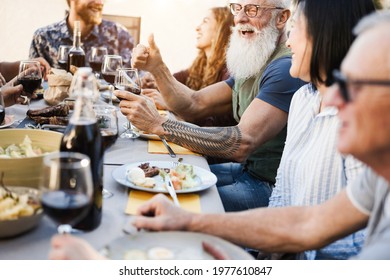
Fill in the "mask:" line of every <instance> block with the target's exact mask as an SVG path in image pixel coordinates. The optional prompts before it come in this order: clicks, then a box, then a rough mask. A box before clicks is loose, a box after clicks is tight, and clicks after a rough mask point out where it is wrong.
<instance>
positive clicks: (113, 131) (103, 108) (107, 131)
mask: <svg viewBox="0 0 390 280" xmlns="http://www.w3.org/2000/svg"><path fill="white" fill-rule="evenodd" d="M93 110H94V111H95V115H96V119H97V123H98V126H99V129H100V134H101V135H102V140H103V150H104V151H107V150H108V149H109V148H110V147H111V146H112V145H114V143H115V142H116V139H117V138H118V116H117V113H116V111H117V109H116V107H115V106H112V105H107V104H94V105H93ZM102 195H103V198H109V197H111V196H113V193H112V192H110V191H109V190H107V189H106V188H104V187H103V192H102Z"/></svg>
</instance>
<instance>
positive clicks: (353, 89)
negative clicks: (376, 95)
mask: <svg viewBox="0 0 390 280" xmlns="http://www.w3.org/2000/svg"><path fill="white" fill-rule="evenodd" d="M333 79H334V82H335V83H336V84H337V86H338V87H339V88H340V93H341V96H342V97H343V99H344V101H345V102H347V103H348V102H351V101H354V100H355V99H356V96H357V95H358V91H359V90H358V87H361V86H363V85H369V86H385V87H389V86H390V80H354V79H349V78H347V77H346V76H345V75H344V74H343V73H341V72H340V71H339V70H333Z"/></svg>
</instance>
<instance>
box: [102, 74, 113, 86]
mask: <svg viewBox="0 0 390 280" xmlns="http://www.w3.org/2000/svg"><path fill="white" fill-rule="evenodd" d="M102 76H103V79H104V80H105V81H106V82H107V83H110V84H114V82H115V72H114V73H104V72H103V73H102Z"/></svg>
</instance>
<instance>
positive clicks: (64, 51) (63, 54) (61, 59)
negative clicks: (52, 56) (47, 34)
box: [57, 45, 72, 70]
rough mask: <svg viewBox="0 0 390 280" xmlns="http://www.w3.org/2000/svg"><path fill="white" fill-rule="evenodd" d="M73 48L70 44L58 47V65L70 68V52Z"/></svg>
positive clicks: (62, 67)
mask: <svg viewBox="0 0 390 280" xmlns="http://www.w3.org/2000/svg"><path fill="white" fill-rule="evenodd" d="M71 48H72V46H70V45H61V46H60V47H59V48H58V56H57V59H58V66H59V67H60V68H61V69H63V70H67V69H68V54H69V51H70V49H71Z"/></svg>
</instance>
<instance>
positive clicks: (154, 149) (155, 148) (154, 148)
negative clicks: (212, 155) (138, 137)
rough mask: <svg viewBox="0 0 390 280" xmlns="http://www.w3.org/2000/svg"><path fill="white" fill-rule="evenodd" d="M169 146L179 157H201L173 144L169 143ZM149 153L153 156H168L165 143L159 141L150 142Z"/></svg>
mask: <svg viewBox="0 0 390 280" xmlns="http://www.w3.org/2000/svg"><path fill="white" fill-rule="evenodd" d="M168 144H169V146H171V148H172V150H173V151H174V152H175V153H176V154H178V155H199V154H198V153H195V152H193V151H191V150H188V149H186V148H184V147H182V146H179V145H177V144H174V143H172V142H168ZM148 152H149V153H151V154H168V151H167V148H165V146H164V144H163V142H161V141H157V140H149V141H148Z"/></svg>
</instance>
